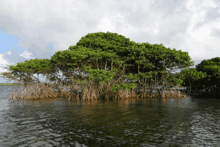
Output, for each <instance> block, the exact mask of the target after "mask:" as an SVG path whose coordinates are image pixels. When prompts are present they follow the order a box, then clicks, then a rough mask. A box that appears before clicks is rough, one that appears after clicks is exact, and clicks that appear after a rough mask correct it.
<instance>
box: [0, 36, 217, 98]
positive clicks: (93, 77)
mask: <svg viewBox="0 0 220 147" xmlns="http://www.w3.org/2000/svg"><path fill="white" fill-rule="evenodd" d="M190 60H191V58H190V56H189V55H188V52H183V51H181V50H179V51H177V50H176V49H175V48H174V49H173V50H172V49H170V48H166V47H165V46H163V44H150V43H136V42H134V41H130V39H129V38H125V37H124V36H122V35H118V34H117V33H110V32H107V33H103V32H97V33H89V34H87V35H86V36H84V37H82V38H81V39H80V40H79V41H78V42H77V43H76V45H74V46H69V48H68V49H67V50H64V51H57V52H55V54H54V55H53V56H51V59H31V60H25V62H22V63H17V65H8V67H5V68H6V69H8V70H9V71H10V72H4V73H2V74H1V75H3V77H4V78H8V79H10V80H14V81H16V82H17V83H22V84H20V85H22V88H23V89H22V90H18V87H16V90H15V91H14V92H12V95H11V97H10V98H9V99H10V100H36V99H44V98H68V99H69V100H70V99H73V98H76V99H79V100H93V99H126V98H135V97H136V98H141V97H142V98H143V97H144V98H163V99H164V98H165V99H167V98H180V97H186V96H187V95H190V93H191V91H192V92H193V93H195V92H197V93H200V94H209V95H211V94H213V95H214V96H217V95H220V83H219V78H220V73H219V71H220V64H219V63H220V57H216V58H212V59H210V60H203V61H202V62H201V63H200V64H199V65H197V66H196V68H190V69H189V66H193V65H194V61H190ZM176 68H177V69H184V68H185V69H184V70H182V71H181V72H180V73H171V71H172V70H173V69H176ZM167 69H169V70H167ZM60 72H62V74H63V75H62V77H60V75H59V73H60ZM34 74H37V76H38V77H37V78H36V77H35V76H33V75H34ZM39 74H43V75H44V76H45V77H46V82H45V83H48V82H49V83H50V84H45V83H42V82H41V81H40V80H39ZM64 76H65V77H64ZM163 82H165V83H166V85H164V84H163ZM37 83H38V84H37ZM52 83H53V84H52ZM14 85H16V84H14ZM17 86H18V85H17ZM159 86H161V87H160V89H157V88H155V87H159ZM169 86H171V87H173V86H178V87H179V89H177V90H172V89H170V87H169ZM182 87H186V88H187V90H180V88H182ZM148 89H149V90H148ZM154 91H156V92H154Z"/></svg>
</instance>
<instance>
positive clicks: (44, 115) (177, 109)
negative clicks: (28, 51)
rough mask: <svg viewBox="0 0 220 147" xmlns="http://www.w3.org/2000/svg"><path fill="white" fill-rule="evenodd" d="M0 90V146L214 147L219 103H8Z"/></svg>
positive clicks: (218, 138) (218, 141)
mask: <svg viewBox="0 0 220 147" xmlns="http://www.w3.org/2000/svg"><path fill="white" fill-rule="evenodd" d="M13 87H15V86H0V145H1V146H2V147H10V146H12V147H13V146H16V147H17V146H19V147H26V146H30V147H36V146H48V147H50V146H51V147H53V146H58V147H60V146H76V147H80V146H81V147H86V146H92V147H93V146H97V147H100V146H111V147H114V146H115V147H116V146H125V147H127V146H131V147H135V146H137V147H140V146H142V147H158V146H159V147H160V146H161V147H164V146H192V147H202V146H204V147H206V146H217V145H219V146H220V99H216V98H193V97H187V98H180V99H169V100H158V99H146V98H145V99H127V100H113V101H108V100H106V101H103V100H99V101H95V100H94V101H91V102H90V101H84V102H83V101H76V100H74V101H70V102H68V100H67V99H58V98H56V99H48V100H40V101H35V102H24V103H22V102H19V103H13V102H10V101H8V96H9V95H10V94H11V90H12V88H13Z"/></svg>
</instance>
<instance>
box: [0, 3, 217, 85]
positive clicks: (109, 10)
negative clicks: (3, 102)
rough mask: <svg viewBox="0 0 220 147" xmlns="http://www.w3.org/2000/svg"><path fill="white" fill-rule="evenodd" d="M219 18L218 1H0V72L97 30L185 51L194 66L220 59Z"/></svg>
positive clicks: (46, 56) (45, 55) (64, 47)
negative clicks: (7, 66)
mask: <svg viewBox="0 0 220 147" xmlns="http://www.w3.org/2000/svg"><path fill="white" fill-rule="evenodd" d="M219 18H220V1H219V0H150V1H146V0H135V1H134V0H111V1H107V0H63V1H61V0H46V1H45V0H31V1H30V0H19V1H17V0H10V1H6V0H0V44H1V47H0V73H1V72H8V70H7V69H5V68H4V67H5V66H6V65H16V64H17V63H19V62H24V61H25V60H30V59H35V58H38V59H50V58H51V56H53V55H54V53H55V52H56V51H63V50H67V49H68V48H69V46H71V45H75V44H76V43H77V42H78V41H79V40H80V39H81V37H83V36H85V35H87V34H88V33H96V32H105V33H106V32H112V33H117V34H120V35H123V36H125V37H126V38H130V40H131V41H135V42H138V43H142V42H148V43H150V44H155V43H157V44H161V43H162V44H163V45H164V46H165V47H167V48H171V49H173V48H176V49H177V50H182V51H184V52H188V54H189V56H190V57H191V59H192V61H194V66H191V67H190V68H195V66H196V65H198V64H199V63H201V61H202V60H205V59H211V58H215V57H219V56H220V49H219V48H218V47H219V46H220V41H219V39H220V19H219ZM180 71H181V70H177V71H173V72H180ZM44 79H45V78H44V76H42V75H40V80H41V81H45V80H44ZM13 82H14V81H10V82H9V81H8V80H7V79H4V78H2V77H0V83H13Z"/></svg>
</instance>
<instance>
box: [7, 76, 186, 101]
mask: <svg viewBox="0 0 220 147" xmlns="http://www.w3.org/2000/svg"><path fill="white" fill-rule="evenodd" d="M113 84H116V81H114V80H113V81H111V82H109V83H108V84H107V85H102V84H97V83H94V82H88V83H87V85H86V86H85V87H84V88H82V85H81V82H80V81H79V83H78V84H77V85H76V84H72V85H68V86H67V85H64V87H67V88H69V89H71V90H70V91H66V90H64V89H63V88H62V87H61V85H57V86H58V88H57V90H56V91H55V90H54V89H53V88H52V87H53V86H54V84H48V85H47V86H46V85H44V84H41V86H39V84H31V85H27V87H26V88H25V87H24V86H23V87H22V88H23V89H22V90H21V91H19V90H18V88H17V87H16V90H15V91H14V92H12V95H11V96H10V98H9V100H13V101H14V100H36V99H48V98H68V99H69V100H71V99H73V98H76V99H77V100H99V99H128V98H143V97H145V98H162V99H168V98H180V97H186V94H182V93H180V91H173V92H165V91H159V90H157V93H154V94H150V93H149V92H148V91H137V90H136V89H132V90H126V89H120V90H118V91H117V92H114V91H113V90H112V85H113ZM77 86H78V87H77ZM147 87H149V86H147ZM80 90H81V92H80Z"/></svg>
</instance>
